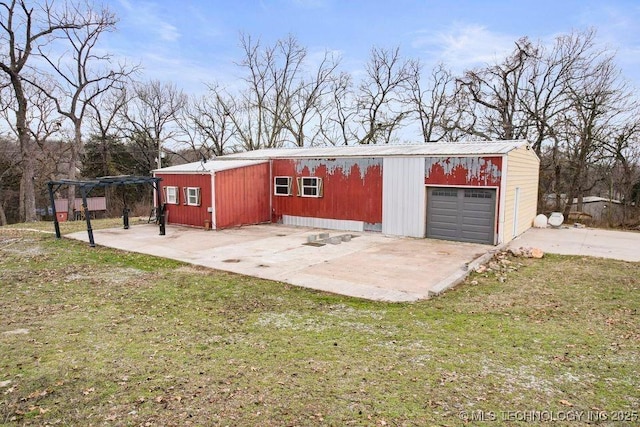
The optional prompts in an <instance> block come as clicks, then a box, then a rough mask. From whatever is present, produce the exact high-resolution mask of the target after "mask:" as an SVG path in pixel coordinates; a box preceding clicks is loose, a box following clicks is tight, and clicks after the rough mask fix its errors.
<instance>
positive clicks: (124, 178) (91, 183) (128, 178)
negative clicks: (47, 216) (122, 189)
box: [47, 175, 165, 247]
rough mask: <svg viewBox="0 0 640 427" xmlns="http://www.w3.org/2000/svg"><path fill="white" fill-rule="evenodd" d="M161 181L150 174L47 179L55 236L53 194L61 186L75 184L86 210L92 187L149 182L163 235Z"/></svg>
mask: <svg viewBox="0 0 640 427" xmlns="http://www.w3.org/2000/svg"><path fill="white" fill-rule="evenodd" d="M160 181H162V178H158V177H155V176H154V177H150V176H133V175H119V176H102V177H99V178H95V179H80V180H74V179H59V180H54V181H49V182H48V183H47V186H48V187H49V198H50V199H51V208H52V210H53V223H54V227H55V230H56V237H57V238H58V239H59V238H60V237H61V235H60V223H59V222H58V215H57V213H56V204H55V198H54V195H55V193H56V191H58V190H59V189H60V188H62V187H63V186H75V187H77V188H78V189H80V194H81V195H82V209H83V210H84V211H85V212H86V211H87V196H88V195H89V193H90V192H91V190H93V189H94V188H99V187H113V186H116V187H117V186H124V185H137V184H150V185H151V186H153V188H154V189H155V190H156V195H157V198H158V207H159V214H158V220H159V221H158V222H159V224H160V235H161V236H164V234H165V223H164V207H163V205H162V201H161V195H160V188H159V183H160ZM123 217H124V218H123V220H124V221H125V228H129V227H128V218H127V217H126V215H124V216H123ZM85 219H86V221H87V233H88V234H89V244H90V245H91V247H95V246H96V244H95V241H94V239H93V229H92V228H91V216H90V215H85Z"/></svg>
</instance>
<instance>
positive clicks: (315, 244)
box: [303, 242, 326, 248]
mask: <svg viewBox="0 0 640 427" xmlns="http://www.w3.org/2000/svg"><path fill="white" fill-rule="evenodd" d="M303 245H305V246H314V247H316V248H319V247H320V246H324V245H326V243H322V242H307V243H303Z"/></svg>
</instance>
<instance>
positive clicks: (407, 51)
mask: <svg viewBox="0 0 640 427" xmlns="http://www.w3.org/2000/svg"><path fill="white" fill-rule="evenodd" d="M106 4H107V5H108V6H109V7H110V8H111V9H112V10H113V11H114V12H115V13H116V14H117V15H118V17H119V19H120V21H119V24H118V31H117V32H116V33H113V34H109V36H108V38H106V39H105V42H106V47H107V48H108V49H110V50H111V51H112V52H115V53H116V54H117V55H118V56H124V57H127V58H129V60H130V61H132V62H140V63H141V64H142V66H143V67H144V70H143V74H142V78H143V79H159V80H162V81H172V82H175V83H176V84H177V85H178V86H179V87H181V88H182V89H184V90H185V91H186V92H187V93H199V92H202V91H203V90H204V83H205V82H206V83H213V82H215V81H219V82H221V83H222V84H224V85H233V82H234V80H237V78H238V75H239V70H238V68H237V67H236V66H235V65H234V62H236V61H239V60H240V59H241V58H242V54H241V51H240V49H239V43H238V40H239V34H240V33H241V32H244V33H246V34H250V35H251V36H252V37H259V38H260V39H261V40H262V41H264V42H265V43H269V44H271V43H273V42H274V41H276V40H277V39H279V38H283V37H286V36H287V35H289V34H292V35H293V36H295V37H296V38H297V39H298V41H299V42H300V44H301V45H302V46H305V47H306V48H307V49H308V54H309V55H310V56H311V57H313V56H314V55H320V54H322V53H323V52H324V51H325V50H330V51H335V52H338V53H339V54H340V55H341V56H342V67H341V68H342V69H343V70H345V71H349V72H354V73H357V72H358V71H360V70H362V68H363V66H364V64H365V62H366V60H367V58H368V55H369V52H370V49H371V48H372V47H373V46H377V47H385V48H390V47H395V46H400V49H401V52H402V54H403V56H406V57H410V58H416V59H420V60H421V61H422V62H423V63H425V64H427V65H433V64H436V63H438V62H444V63H445V65H447V66H448V67H449V68H451V69H453V70H454V71H462V70H464V69H467V68H471V67H474V66H480V65H482V64H484V63H487V62H491V61H492V60H493V59H495V58H501V57H502V56H503V55H504V54H505V53H507V52H509V51H511V49H512V48H513V46H514V45H513V43H514V41H515V40H517V39H518V38H520V37H522V36H529V37H530V38H532V39H535V40H538V39H540V40H543V41H547V40H552V39H553V37H554V36H556V35H558V34H562V33H567V32H570V31H571V30H582V29H586V28H589V27H594V28H596V29H597V32H598V41H599V43H602V44H603V45H606V46H608V47H609V48H611V49H615V50H616V51H617V61H618V64H619V65H620V66H621V68H622V69H623V72H624V75H625V76H626V77H627V78H628V79H629V80H630V81H631V83H632V84H634V85H635V86H637V87H640V1H639V0H609V1H593V0H581V1H575V0H555V1H548V0H539V1H518V0H511V1H506V0H477V1H453V0H451V1H432V0H422V1H417V0H416V1H410V0H389V1H381V0H369V1H348V0H342V1H340V0H262V1H248V0H236V1H222V0H181V1H175V0H149V1H145V0H142V1H140V0H106Z"/></svg>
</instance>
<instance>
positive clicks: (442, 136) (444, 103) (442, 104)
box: [409, 62, 463, 142]
mask: <svg viewBox="0 0 640 427" xmlns="http://www.w3.org/2000/svg"><path fill="white" fill-rule="evenodd" d="M411 68H412V70H411V77H410V79H409V87H410V99H409V102H410V105H411V108H412V109H413V110H414V115H415V116H416V117H417V119H418V122H419V123H420V132H421V136H422V140H423V142H438V141H443V140H445V141H451V140H454V139H455V136H454V135H455V131H456V130H457V129H458V128H459V127H460V126H461V125H460V121H461V120H462V117H461V116H462V111H463V110H461V109H458V108H455V107H456V104H455V99H454V98H455V77H454V76H453V74H452V73H451V71H449V70H448V69H446V68H445V66H444V65H443V64H439V65H438V66H436V67H435V68H434V69H433V70H432V71H431V73H430V75H429V77H428V79H427V81H426V82H425V81H424V80H423V79H422V76H421V71H422V66H421V65H420V64H419V63H418V62H414V63H412V64H411Z"/></svg>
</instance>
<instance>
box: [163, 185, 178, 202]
mask: <svg viewBox="0 0 640 427" xmlns="http://www.w3.org/2000/svg"><path fill="white" fill-rule="evenodd" d="M164 200H165V202H166V203H167V204H168V205H178V204H180V188H179V187H175V186H172V185H167V186H165V187H164Z"/></svg>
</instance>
